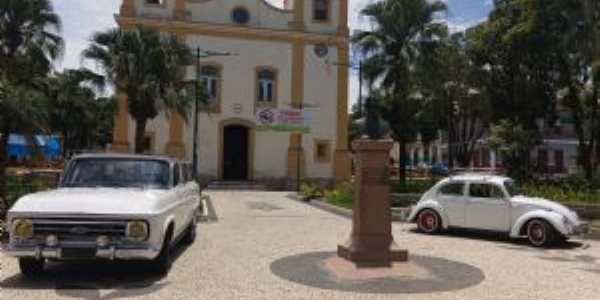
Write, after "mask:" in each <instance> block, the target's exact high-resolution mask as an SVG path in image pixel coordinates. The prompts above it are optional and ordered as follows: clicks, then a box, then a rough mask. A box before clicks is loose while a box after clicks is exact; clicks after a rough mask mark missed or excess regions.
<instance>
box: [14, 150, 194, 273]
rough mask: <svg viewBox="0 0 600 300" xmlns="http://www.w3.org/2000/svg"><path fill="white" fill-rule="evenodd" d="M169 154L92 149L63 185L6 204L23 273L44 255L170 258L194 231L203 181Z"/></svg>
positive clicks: (163, 268) (160, 266) (162, 266)
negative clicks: (196, 179)
mask: <svg viewBox="0 0 600 300" xmlns="http://www.w3.org/2000/svg"><path fill="white" fill-rule="evenodd" d="M189 173H190V172H189V168H188V166H187V165H186V164H182V163H180V162H178V161H176V160H174V159H171V158H168V157H156V156H143V155H126V154H123V155H121V154H87V155H80V156H77V157H75V158H74V159H73V160H71V161H70V162H69V164H68V165H67V166H66V168H65V173H64V176H63V178H62V180H61V182H60V185H59V188H58V189H56V190H52V191H45V192H39V193H34V194H30V195H26V196H24V197H22V198H21V199H19V200H18V201H17V202H16V204H15V205H14V206H13V207H12V208H11V209H10V210H9V211H8V218H7V221H8V222H7V224H8V227H9V236H10V238H9V241H8V244H6V245H3V249H4V251H5V252H6V253H8V254H9V255H11V256H14V257H18V258H19V266H20V268H21V272H22V273H23V274H24V275H26V276H35V275H38V274H40V273H41V272H42V271H43V269H44V263H45V261H46V259H55V260H70V259H111V260H113V259H123V260H129V259H141V260H152V263H153V266H155V267H156V270H157V271H158V272H162V273H164V272H167V271H168V270H169V267H170V265H171V246H172V245H174V244H175V243H176V242H177V241H178V240H179V239H182V240H183V241H184V242H186V243H192V242H193V241H194V239H195V236H196V211H197V209H198V206H199V196H200V195H199V193H200V190H199V187H198V185H197V184H196V183H195V182H194V181H192V180H191V179H190V176H189Z"/></svg>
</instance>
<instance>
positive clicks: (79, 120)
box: [45, 70, 113, 157]
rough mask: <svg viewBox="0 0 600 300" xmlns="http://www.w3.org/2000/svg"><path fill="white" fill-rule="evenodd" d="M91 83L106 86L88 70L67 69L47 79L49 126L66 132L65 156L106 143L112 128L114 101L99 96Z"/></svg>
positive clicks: (60, 131) (64, 139) (62, 133)
mask: <svg viewBox="0 0 600 300" xmlns="http://www.w3.org/2000/svg"><path fill="white" fill-rule="evenodd" d="M90 83H93V85H94V86H100V87H102V86H103V85H104V82H103V80H102V78H98V77H97V76H96V75H95V74H93V73H90V72H89V71H87V70H64V71H62V72H60V73H55V74H53V75H52V76H51V77H49V78H48V79H47V83H46V88H45V90H46V92H45V93H46V95H47V96H48V102H49V107H48V109H49V126H50V129H51V131H52V132H57V133H61V135H62V139H63V149H62V150H63V157H67V156H68V153H69V150H73V149H88V148H90V147H94V146H97V145H99V144H102V143H103V141H100V140H101V139H103V134H102V133H103V132H107V131H110V130H111V126H112V125H111V123H112V119H113V116H112V114H111V112H112V111H113V107H112V106H113V105H112V102H113V101H112V99H110V98H97V97H96V93H95V92H94V90H93V88H92V87H91V86H90ZM107 121H108V122H107Z"/></svg>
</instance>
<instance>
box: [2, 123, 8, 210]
mask: <svg viewBox="0 0 600 300" xmlns="http://www.w3.org/2000/svg"><path fill="white" fill-rule="evenodd" d="M9 134H10V130H8V128H4V130H3V131H1V132H0V214H3V213H4V212H3V211H2V208H6V209H8V202H7V199H6V197H7V193H6V165H7V163H8V152H7V150H6V147H7V146H8V136H9ZM0 217H2V216H1V215H0Z"/></svg>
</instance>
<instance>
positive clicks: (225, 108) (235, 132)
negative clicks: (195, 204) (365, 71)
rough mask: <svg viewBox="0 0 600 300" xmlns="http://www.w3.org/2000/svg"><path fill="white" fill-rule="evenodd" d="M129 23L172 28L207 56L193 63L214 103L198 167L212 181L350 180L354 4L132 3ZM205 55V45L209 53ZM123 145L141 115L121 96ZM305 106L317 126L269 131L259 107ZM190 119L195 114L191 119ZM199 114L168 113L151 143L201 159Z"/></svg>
mask: <svg viewBox="0 0 600 300" xmlns="http://www.w3.org/2000/svg"><path fill="white" fill-rule="evenodd" d="M115 18H116V20H117V23H118V24H119V26H120V27H121V28H123V29H129V28H135V27H137V26H147V27H152V28H156V29H158V30H160V31H162V32H169V33H172V34H174V35H176V36H177V37H178V38H179V39H181V40H182V41H184V42H185V43H186V44H187V45H188V46H189V48H190V50H191V52H195V51H196V49H202V51H205V52H212V53H217V52H218V53H229V54H234V55H229V56H210V57H202V58H201V60H200V67H197V66H196V65H190V66H186V67H185V68H186V70H185V71H186V78H187V80H189V81H190V82H193V81H194V80H196V78H198V77H200V78H202V80H203V82H204V83H205V84H206V85H205V91H206V95H207V96H208V98H209V100H208V101H209V102H208V104H204V105H202V107H201V110H200V113H199V116H198V148H197V149H198V150H197V151H198V152H197V154H198V173H199V175H200V177H201V179H203V180H204V181H210V180H248V181H259V182H260V181H264V182H285V181H288V182H289V180H293V179H295V178H296V176H297V174H298V173H300V174H301V176H302V178H305V179H314V180H327V181H333V180H345V179H348V178H349V177H350V157H349V152H348V132H347V120H348V116H347V112H348V70H349V69H348V47H349V41H348V2H347V1H346V0H293V1H292V0H287V1H285V4H284V5H283V6H281V7H279V6H274V5H273V4H271V3H269V2H266V1H265V0H123V3H122V5H121V9H120V12H119V14H118V15H116V17H115ZM203 53H204V52H203ZM118 99H119V109H118V113H117V115H116V116H115V129H114V138H113V144H112V150H113V151H121V152H128V151H132V149H133V145H134V136H135V122H133V120H132V119H131V117H130V116H129V114H128V112H127V98H126V96H124V95H118ZM265 109H267V110H268V109H273V110H274V111H278V110H282V111H286V110H289V111H294V110H296V111H301V112H302V113H303V114H307V115H310V118H309V119H307V120H308V121H306V122H307V123H306V126H307V127H308V130H306V131H304V132H300V131H290V130H268V129H267V130H263V129H259V125H260V124H258V123H257V111H261V110H265ZM185 119H187V120H188V121H187V122H186V121H184V120H185ZM192 120H193V117H192V113H191V112H190V115H189V116H187V118H183V117H182V116H180V115H178V114H177V113H171V114H165V113H162V114H161V115H159V116H158V117H157V118H155V119H154V120H152V121H150V122H149V123H148V125H147V129H146V145H145V146H146V150H147V151H148V152H149V153H159V154H168V155H171V156H174V157H178V158H181V159H185V160H188V161H191V160H192V150H193V124H192Z"/></svg>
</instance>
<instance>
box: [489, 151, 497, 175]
mask: <svg viewBox="0 0 600 300" xmlns="http://www.w3.org/2000/svg"><path fill="white" fill-rule="evenodd" d="M490 168H491V170H492V171H495V170H496V152H494V151H492V150H490Z"/></svg>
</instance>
